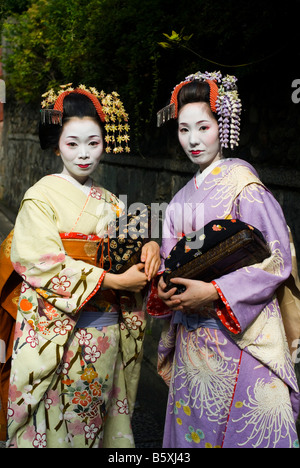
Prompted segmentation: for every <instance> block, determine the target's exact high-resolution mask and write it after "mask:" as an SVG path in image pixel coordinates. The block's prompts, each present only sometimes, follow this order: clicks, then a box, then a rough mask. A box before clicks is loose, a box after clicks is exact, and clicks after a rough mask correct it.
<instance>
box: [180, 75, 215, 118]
mask: <svg viewBox="0 0 300 468" xmlns="http://www.w3.org/2000/svg"><path fill="white" fill-rule="evenodd" d="M177 99H178V111H179V110H180V109H181V108H182V107H183V106H185V105H186V104H190V103H192V102H206V103H207V104H208V105H209V107H210V87H209V84H208V83H206V82H205V81H198V80H194V81H192V82H191V83H188V84H186V85H185V86H183V87H182V88H181V90H180V91H179V93H178V98H177ZM213 116H214V117H215V118H217V116H216V114H215V113H213Z"/></svg>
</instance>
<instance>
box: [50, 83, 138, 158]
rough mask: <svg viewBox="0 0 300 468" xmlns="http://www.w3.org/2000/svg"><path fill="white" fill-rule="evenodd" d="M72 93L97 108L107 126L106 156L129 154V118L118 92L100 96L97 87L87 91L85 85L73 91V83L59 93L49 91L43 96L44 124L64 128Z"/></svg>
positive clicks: (62, 88) (65, 86)
mask: <svg viewBox="0 0 300 468" xmlns="http://www.w3.org/2000/svg"><path fill="white" fill-rule="evenodd" d="M71 93H75V94H83V95H85V96H87V97H88V98H89V99H90V100H91V101H92V103H93V104H94V107H95V109H96V112H97V114H98V116H99V118H100V120H101V122H103V123H104V128H105V133H106V135H105V136H104V141H105V142H106V148H105V151H106V153H111V152H112V153H115V154H117V153H123V152H124V150H125V151H126V152H127V153H130V148H129V140H130V137H129V134H128V133H129V130H130V127H129V124H128V114H127V113H126V112H125V109H124V105H123V103H122V101H121V100H120V97H119V94H118V93H116V92H115V91H113V92H112V93H111V94H105V93H104V91H101V92H99V91H97V89H96V88H94V87H90V88H86V87H85V85H79V86H78V87H77V88H73V87H72V83H68V84H66V85H61V86H60V89H59V91H58V92H55V91H54V89H50V90H49V91H47V92H46V93H44V94H43V95H42V97H43V98H44V100H43V101H42V103H41V106H42V109H41V122H42V124H49V125H51V124H53V125H62V120H63V103H64V98H65V97H66V96H68V95H69V94H71Z"/></svg>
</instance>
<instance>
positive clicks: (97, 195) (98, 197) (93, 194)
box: [91, 187, 102, 200]
mask: <svg viewBox="0 0 300 468" xmlns="http://www.w3.org/2000/svg"><path fill="white" fill-rule="evenodd" d="M91 197H92V198H96V200H101V198H102V191H101V189H100V188H98V187H92V188H91Z"/></svg>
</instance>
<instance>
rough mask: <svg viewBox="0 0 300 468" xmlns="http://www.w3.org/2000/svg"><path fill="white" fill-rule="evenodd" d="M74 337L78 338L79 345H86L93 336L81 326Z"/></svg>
mask: <svg viewBox="0 0 300 468" xmlns="http://www.w3.org/2000/svg"><path fill="white" fill-rule="evenodd" d="M75 336H76V338H77V339H78V343H79V345H80V346H88V345H89V344H90V340H91V339H92V338H93V335H92V334H91V333H88V332H87V331H86V330H85V329H84V328H81V329H80V330H79V331H78V332H77V333H76V334H75Z"/></svg>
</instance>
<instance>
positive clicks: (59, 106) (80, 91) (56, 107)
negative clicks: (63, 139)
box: [54, 88, 105, 122]
mask: <svg viewBox="0 0 300 468" xmlns="http://www.w3.org/2000/svg"><path fill="white" fill-rule="evenodd" d="M72 93H77V94H84V95H85V96H87V97H88V98H89V99H90V100H91V101H92V103H93V104H94V106H95V109H96V112H97V114H98V115H99V118H100V120H101V122H105V114H104V112H103V109H102V106H101V104H100V102H99V100H98V99H97V97H96V96H94V95H93V94H92V93H90V92H89V91H86V90H85V89H80V88H76V89H74V90H73V91H64V92H63V93H61V94H60V95H59V96H58V98H57V99H56V102H55V105H54V110H58V111H60V112H61V113H62V114H63V108H64V99H65V97H66V96H68V95H69V94H72Z"/></svg>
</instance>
